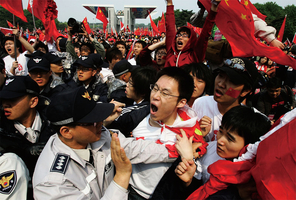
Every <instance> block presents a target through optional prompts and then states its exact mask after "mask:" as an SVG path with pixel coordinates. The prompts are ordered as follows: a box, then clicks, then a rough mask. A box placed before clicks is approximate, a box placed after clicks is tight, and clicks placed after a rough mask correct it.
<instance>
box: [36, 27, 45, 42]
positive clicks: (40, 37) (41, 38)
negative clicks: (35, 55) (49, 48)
mask: <svg viewBox="0 0 296 200" xmlns="http://www.w3.org/2000/svg"><path fill="white" fill-rule="evenodd" d="M36 32H37V33H38V35H39V40H40V41H41V42H44V40H45V35H44V33H43V32H42V31H41V30H40V29H38V30H37V31H36Z"/></svg>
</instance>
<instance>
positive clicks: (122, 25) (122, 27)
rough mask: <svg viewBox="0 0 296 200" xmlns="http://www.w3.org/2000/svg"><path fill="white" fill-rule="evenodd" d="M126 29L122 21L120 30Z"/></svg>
mask: <svg viewBox="0 0 296 200" xmlns="http://www.w3.org/2000/svg"><path fill="white" fill-rule="evenodd" d="M123 29H124V24H123V23H122V21H120V30H121V31H122V30H123Z"/></svg>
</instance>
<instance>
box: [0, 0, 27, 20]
mask: <svg viewBox="0 0 296 200" xmlns="http://www.w3.org/2000/svg"><path fill="white" fill-rule="evenodd" d="M0 5H1V6H2V7H3V8H5V9H6V10H8V11H9V12H11V13H12V14H14V15H15V16H17V17H19V18H20V19H21V20H23V21H24V22H28V21H27V18H26V17H25V15H24V11H23V4H22V0H13V1H12V0H0Z"/></svg>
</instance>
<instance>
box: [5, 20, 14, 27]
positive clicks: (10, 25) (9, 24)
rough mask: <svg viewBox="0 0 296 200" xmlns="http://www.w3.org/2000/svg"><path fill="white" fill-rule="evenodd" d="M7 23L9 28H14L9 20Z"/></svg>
mask: <svg viewBox="0 0 296 200" xmlns="http://www.w3.org/2000/svg"><path fill="white" fill-rule="evenodd" d="M6 22H7V24H8V26H9V27H10V28H12V27H13V24H12V23H10V22H9V21H8V20H6Z"/></svg>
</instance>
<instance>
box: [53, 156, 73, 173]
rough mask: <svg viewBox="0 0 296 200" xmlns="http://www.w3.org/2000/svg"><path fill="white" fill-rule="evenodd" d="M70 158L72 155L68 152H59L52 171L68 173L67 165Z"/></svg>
mask: <svg viewBox="0 0 296 200" xmlns="http://www.w3.org/2000/svg"><path fill="white" fill-rule="evenodd" d="M69 160H70V156H69V155H67V154H57V155H56V157H55V159H54V162H53V164H52V166H51V169H50V171H51V172H59V173H62V174H65V173H66V170H67V166H68V163H69Z"/></svg>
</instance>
